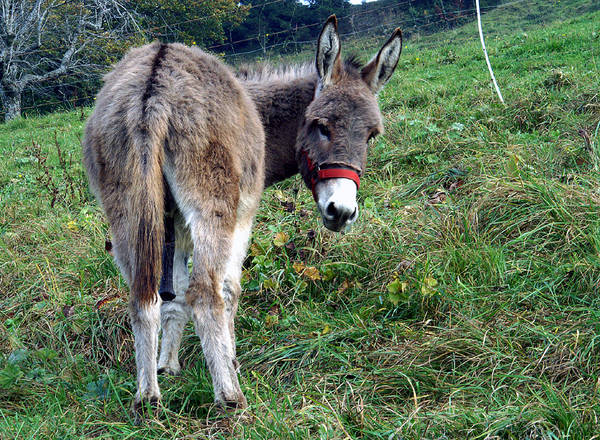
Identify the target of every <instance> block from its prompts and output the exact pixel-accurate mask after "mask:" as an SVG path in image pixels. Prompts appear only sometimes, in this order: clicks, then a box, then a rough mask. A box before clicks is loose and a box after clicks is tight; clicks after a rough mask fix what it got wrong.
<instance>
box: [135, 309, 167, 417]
mask: <svg viewBox="0 0 600 440" xmlns="http://www.w3.org/2000/svg"><path fill="white" fill-rule="evenodd" d="M129 316H130V319H131V327H132V329H133V335H134V338H135V363H136V366H137V387H138V388H137V394H136V396H135V403H134V409H135V410H136V411H139V410H140V409H141V408H142V406H143V402H149V403H150V404H153V405H154V404H156V403H158V401H159V400H160V390H159V388H158V380H157V377H156V355H157V349H158V329H159V326H160V299H157V301H155V302H153V303H150V304H139V303H138V302H137V301H136V300H135V299H132V301H131V302H130V304H129Z"/></svg>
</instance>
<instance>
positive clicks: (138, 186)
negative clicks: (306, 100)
mask: <svg viewBox="0 0 600 440" xmlns="http://www.w3.org/2000/svg"><path fill="white" fill-rule="evenodd" d="M83 154H84V164H85V166H86V168H87V171H88V176H89V180H90V186H91V188H92V191H93V192H94V193H95V195H96V196H97V198H98V199H99V200H100V202H101V203H102V206H103V208H104V211H105V213H106V215H107V217H108V220H109V223H110V228H111V234H112V236H113V242H114V252H115V259H116V261H117V263H118V265H119V267H120V269H121V272H122V274H123V276H124V277H125V279H126V280H127V282H128V284H129V285H130V288H131V301H130V313H131V324H132V328H133V332H134V335H135V349H136V363H137V369H138V393H137V396H136V403H138V404H139V403H141V402H142V401H144V400H148V401H153V400H157V399H158V398H159V396H160V393H159V389H158V383H157V378H156V374H157V365H156V355H157V341H158V329H159V321H160V302H161V301H160V300H159V299H158V295H157V289H158V282H159V280H160V274H161V256H162V252H163V240H164V232H165V229H164V222H165V210H166V208H167V206H166V203H167V202H166V200H173V199H174V202H175V211H176V213H177V214H176V215H177V216H179V217H180V219H181V221H179V222H178V224H180V225H186V226H181V227H180V228H179V229H180V230H179V231H178V236H182V237H184V238H183V239H181V240H180V244H179V245H178V249H177V250H176V253H175V267H174V270H175V272H176V274H178V277H179V278H180V279H183V278H185V280H181V281H180V284H181V285H182V286H184V287H182V288H183V289H184V290H187V291H186V293H185V299H184V295H181V294H180V295H178V296H177V299H176V300H175V301H172V302H171V303H165V304H163V306H162V307H163V351H164V343H165V341H169V337H170V336H169V332H170V330H169V328H170V327H169V326H170V325H176V326H180V325H181V321H182V320H183V321H185V319H184V318H186V317H187V318H189V317H190V316H191V317H193V318H194V321H195V324H196V329H197V332H198V335H199V336H200V338H201V341H202V345H203V349H204V353H205V355H206V358H207V363H208V366H209V368H210V371H211V375H212V377H213V384H214V387H215V398H216V399H217V400H218V401H221V402H224V403H234V404H244V403H245V400H244V397H243V394H242V393H241V391H240V388H239V384H238V379H237V374H236V371H235V370H236V365H237V363H236V361H235V347H234V341H233V317H234V314H235V310H236V309H237V299H238V296H239V290H240V289H239V276H240V275H239V267H240V266H241V262H238V260H240V258H242V257H243V254H244V253H245V250H246V243H247V240H248V236H249V232H250V226H251V223H252V219H253V216H254V213H255V210H256V208H257V206H258V202H259V199H260V194H261V191H262V187H263V180H264V175H263V173H264V163H263V162H264V134H263V128H262V125H261V122H260V119H259V116H258V113H257V111H256V109H255V106H254V104H253V103H252V101H251V100H250V99H249V97H248V96H247V94H246V92H245V91H244V89H243V88H242V87H241V85H240V84H239V83H238V81H237V80H236V79H235V77H234V76H233V75H232V74H231V72H230V71H229V70H228V69H227V68H226V67H225V66H224V65H223V64H222V63H220V62H219V61H218V60H217V59H216V58H214V57H212V56H210V55H208V54H205V53H203V52H202V51H201V50H199V49H196V48H189V47H186V46H183V45H180V44H160V43H154V44H151V45H147V46H144V47H141V48H137V49H134V50H132V51H130V52H129V53H128V54H127V55H126V56H125V57H124V58H123V59H122V60H121V61H120V62H119V63H118V64H117V65H116V67H115V69H114V70H113V71H112V72H110V73H109V74H107V75H106V77H105V85H104V87H103V88H102V90H101V91H100V93H99V95H98V96H97V101H96V108H95V110H94V112H93V114H92V115H91V117H90V119H89V121H88V123H87V127H86V134H85V141H84V151H83ZM167 204H168V205H169V206H168V209H171V206H170V204H172V202H171V203H170V204H169V203H167ZM185 243H191V245H192V246H189V245H188V246H186V245H185ZM192 251H193V272H192V277H191V280H190V281H188V279H187V278H188V273H187V265H186V264H185V262H186V261H187V256H188V255H189V254H190V253H192ZM238 263H239V264H238ZM188 283H189V288H187V286H188ZM186 288H187V289H186ZM179 293H182V292H179ZM173 311H175V312H174V313H171V312H173ZM169 316H171V317H172V316H175V317H176V318H177V319H175V320H173V319H171V321H169ZM173 334H180V333H178V330H177V331H175V330H174V331H173ZM176 342H177V344H178V341H176ZM167 357H168V356H167ZM165 364H166V366H167V367H168V366H169V365H170V364H169V359H167V360H165ZM172 369H175V368H172Z"/></svg>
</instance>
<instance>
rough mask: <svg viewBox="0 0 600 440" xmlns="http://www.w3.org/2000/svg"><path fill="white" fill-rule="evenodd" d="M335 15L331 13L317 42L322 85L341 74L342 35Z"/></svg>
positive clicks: (318, 70)
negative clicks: (339, 32)
mask: <svg viewBox="0 0 600 440" xmlns="http://www.w3.org/2000/svg"><path fill="white" fill-rule="evenodd" d="M337 26H338V23H337V18H336V17H335V15H331V16H330V17H329V18H328V19H327V21H326V22H325V25H324V26H323V30H322V31H321V34H320V35H319V40H318V43H317V59H316V64H317V73H318V74H319V80H320V82H321V87H326V86H328V85H329V84H331V83H332V82H334V81H335V79H336V78H337V77H338V76H339V75H340V74H341V70H342V61H341V56H340V49H341V45H340V35H339V34H338V29H337Z"/></svg>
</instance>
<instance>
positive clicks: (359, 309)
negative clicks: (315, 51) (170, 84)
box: [0, 0, 600, 440]
mask: <svg viewBox="0 0 600 440" xmlns="http://www.w3.org/2000/svg"><path fill="white" fill-rule="evenodd" d="M486 28H487V29H488V30H489V31H490V34H489V37H488V39H487V46H488V52H489V55H490V59H491V63H492V65H493V67H494V72H495V75H496V78H497V80H498V82H499V85H500V87H501V89H502V92H503V95H504V98H505V100H506V105H505V106H503V105H502V104H500V102H499V100H498V98H497V96H496V95H495V92H494V89H493V87H492V85H491V82H490V77H489V73H488V71H487V68H486V65H485V59H484V57H483V53H482V51H481V46H480V42H479V38H478V35H477V31H476V26H475V24H473V23H471V24H469V25H466V26H464V27H462V28H458V29H455V30H452V31H448V32H445V33H440V34H436V35H430V36H417V35H415V36H414V38H411V39H408V40H407V41H406V42H405V49H404V52H403V54H402V57H401V61H400V64H399V66H398V69H397V71H396V73H395V75H394V77H393V79H392V80H391V82H390V83H389V84H388V85H387V87H386V88H385V89H384V91H383V92H382V93H381V94H380V96H379V101H380V105H381V109H382V111H383V114H384V117H385V121H386V122H385V128H386V133H385V134H384V135H383V136H381V137H379V138H378V139H377V141H376V142H375V144H374V145H373V146H372V147H371V150H370V153H369V154H370V155H369V166H368V169H367V171H366V173H365V177H364V181H363V184H362V186H361V190H360V195H359V196H360V200H359V205H360V217H359V220H358V222H357V224H356V225H355V226H354V227H353V228H352V230H351V231H349V232H347V233H345V234H343V235H340V234H333V233H330V232H328V231H327V230H325V229H324V228H323V226H322V225H321V223H320V219H319V216H318V214H317V212H316V208H315V206H314V202H313V200H312V197H311V194H310V191H309V190H307V189H306V188H305V187H304V186H303V183H302V182H301V179H300V178H298V177H296V178H293V179H290V180H288V181H285V182H283V183H281V184H279V185H277V186H275V187H273V188H270V189H269V190H267V191H266V192H265V194H264V196H263V200H262V205H261V208H260V211H259V213H258V216H257V219H256V224H255V228H254V233H253V238H252V243H251V247H250V250H249V256H248V258H247V260H246V262H245V264H244V277H243V290H244V292H243V296H242V299H241V303H240V310H239V313H238V318H237V337H238V358H239V360H240V363H241V383H242V389H243V391H244V393H245V395H246V396H247V398H248V402H249V408H248V409H247V410H245V411H244V412H242V413H239V412H238V413H232V414H224V413H222V412H219V411H217V409H216V408H215V407H214V406H213V404H212V401H213V396H212V385H211V380H210V377H209V375H208V371H207V367H206V365H205V361H204V358H203V355H202V350H201V348H200V342H199V340H198V338H197V337H196V336H195V334H194V331H193V328H192V325H191V323H190V325H189V327H188V328H187V329H186V333H185V335H184V341H183V345H182V351H181V360H182V364H183V370H182V374H181V375H180V376H177V377H161V378H160V385H161V390H162V393H163V401H162V406H161V408H160V409H159V411H157V412H156V414H155V415H154V416H152V417H149V418H147V419H145V420H144V422H143V423H142V424H140V425H135V424H134V420H133V417H132V414H131V411H130V405H131V402H132V400H133V395H134V393H135V362H134V356H133V336H132V334H131V331H130V327H129V321H128V317H127V301H128V288H127V286H126V285H125V283H124V281H123V280H122V278H121V277H120V275H119V272H118V269H117V268H116V266H115V264H114V263H113V261H112V257H111V256H110V255H109V254H108V253H107V252H106V251H105V241H106V240H107V239H109V234H108V228H107V223H106V219H105V218H104V215H103V213H102V211H101V209H100V208H99V206H98V204H97V202H96V201H95V200H93V198H92V197H91V195H90V193H89V190H88V189H87V183H86V177H85V174H84V171H83V168H82V164H81V145H80V142H81V137H82V134H83V127H84V124H85V119H86V117H87V116H88V115H89V114H90V112H91V108H83V109H76V110H73V111H70V112H61V113H54V114H50V115H45V116H39V117H35V116H31V115H30V116H27V117H24V118H21V119H20V120H16V121H13V122H10V123H7V124H3V125H0V157H1V160H0V439H88V438H94V439H107V440H108V439H172V438H177V439H191V438H194V439H195V438H199V439H208V438H210V439H228V438H240V439H299V440H300V439H383V440H391V439H398V440H399V439H414V440H417V439H440V440H441V439H482V440H483V439H519V440H521V439H565V440H566V439H569V440H590V439H594V438H596V439H600V420H599V417H600V295H599V293H600V4H599V3H598V1H597V0H560V1H558V0H556V1H542V0H532V1H528V2H521V3H517V4H514V5H512V6H511V5H507V6H505V7H502V8H499V9H497V10H494V11H491V12H489V13H488V14H486V15H484V29H486ZM387 36H388V35H381V36H380V38H377V39H375V38H370V39H367V40H362V41H361V42H358V43H357V44H355V46H356V47H359V48H360V55H361V56H362V57H363V59H364V60H365V61H366V60H367V59H368V57H369V56H370V55H372V54H373V53H374V51H375V50H376V47H377V46H379V45H380V44H381V43H382V42H383V41H385V39H386V38H387ZM375 40H377V41H375ZM346 53H348V52H347V51H346ZM308 56H310V55H307V57H308Z"/></svg>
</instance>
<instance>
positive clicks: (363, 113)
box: [296, 15, 402, 231]
mask: <svg viewBox="0 0 600 440" xmlns="http://www.w3.org/2000/svg"><path fill="white" fill-rule="evenodd" d="M340 49H341V45H340V37H339V34H338V30H337V19H336V18H335V16H334V15H332V16H331V17H329V19H328V20H327V22H326V23H325V26H324V27H323V30H322V31H321V34H320V35H319V41H318V46H317V57H316V65H317V73H318V76H319V82H318V84H317V88H316V91H315V97H314V99H313V101H312V103H311V104H310V105H309V106H308V108H307V110H306V113H305V115H304V120H303V122H302V125H301V127H300V130H299V132H298V137H297V141H296V159H297V160H298V164H299V168H300V172H301V173H302V177H303V178H304V181H305V182H306V184H307V185H308V187H309V188H311V190H312V192H313V196H314V198H315V201H316V202H317V206H318V209H319V211H320V213H321V216H322V218H323V224H324V225H325V226H326V227H327V228H328V229H331V230H332V231H340V230H341V229H343V228H344V227H346V226H348V225H350V224H351V223H353V222H354V221H355V220H356V219H357V217H358V204H357V203H356V193H357V190H358V187H359V185H360V176H361V174H362V173H363V171H364V169H365V165H366V161H367V146H368V144H369V141H370V140H371V139H373V138H374V137H375V136H377V135H378V134H380V133H381V132H382V131H383V124H382V118H381V113H380V112H379V106H378V105H377V99H376V95H377V92H379V90H381V88H382V87H383V86H384V84H385V83H386V82H387V81H388V80H389V79H390V77H391V76H392V73H393V72H394V69H395V68H396V65H397V64H398V58H399V57H400V52H401V51H402V33H401V32H400V29H396V30H395V31H394V33H393V34H392V36H391V38H390V39H389V40H388V41H387V42H386V43H385V44H384V45H383V47H382V48H381V50H380V51H379V52H378V53H377V55H376V56H375V57H374V58H373V59H372V60H371V61H370V62H369V63H368V64H367V65H366V66H364V67H361V66H360V65H359V63H357V62H356V60H354V59H351V60H348V61H346V62H342V58H341V51H340Z"/></svg>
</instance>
